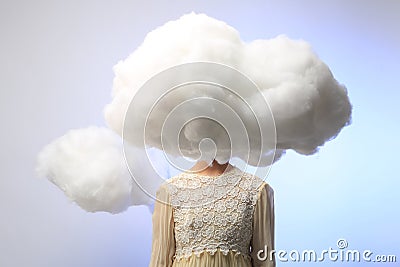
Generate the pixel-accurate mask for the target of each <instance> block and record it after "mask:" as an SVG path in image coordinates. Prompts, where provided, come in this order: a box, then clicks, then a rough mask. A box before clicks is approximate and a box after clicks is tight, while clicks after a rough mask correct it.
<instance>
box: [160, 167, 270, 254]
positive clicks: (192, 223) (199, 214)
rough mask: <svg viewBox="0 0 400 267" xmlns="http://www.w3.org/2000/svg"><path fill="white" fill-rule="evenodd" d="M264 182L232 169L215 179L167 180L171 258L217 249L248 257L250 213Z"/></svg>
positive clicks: (195, 176)
mask: <svg viewBox="0 0 400 267" xmlns="http://www.w3.org/2000/svg"><path fill="white" fill-rule="evenodd" d="M263 183H264V184H265V182H264V181H263V180H261V179H260V178H258V177H257V176H253V175H251V174H249V173H245V172H242V171H241V170H240V169H238V168H236V167H234V168H233V169H231V170H230V171H228V172H226V173H224V174H222V175H220V176H216V177H212V176H205V175H198V174H191V173H181V174H180V175H178V176H175V177H173V178H171V179H170V180H168V181H167V183H166V188H167V192H168V194H169V195H170V201H171V204H172V206H173V221H174V224H175V230H174V234H175V240H176V244H175V245H176V251H175V255H174V259H177V260H180V259H182V258H189V257H190V256H192V254H193V253H194V254H195V255H196V256H199V255H200V254H201V253H203V252H205V251H207V252H208V253H210V254H214V253H215V252H216V251H217V249H219V250H221V251H222V253H223V254H224V255H226V254H228V252H229V251H234V252H235V253H237V254H242V255H243V256H245V257H250V256H249V253H250V250H249V247H250V241H251V238H252V231H253V229H252V226H253V213H254V207H255V204H256V201H257V199H258V196H259V192H260V189H261V188H262V186H261V185H262V184H263Z"/></svg>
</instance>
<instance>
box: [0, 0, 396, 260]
mask: <svg viewBox="0 0 400 267" xmlns="http://www.w3.org/2000/svg"><path fill="white" fill-rule="evenodd" d="M191 11H195V12H204V13H206V14H208V15H209V16H212V17H215V18H217V19H220V20H223V21H226V22H227V23H228V24H230V25H232V26H233V27H235V28H236V29H237V30H238V31H239V32H240V33H241V36H242V39H244V40H245V41H251V40H253V39H257V38H272V37H275V36H276V35H278V34H282V33H283V34H287V35H288V36H289V37H291V38H294V39H296V38H302V39H304V40H306V41H308V42H310V43H311V45H312V46H313V48H314V50H315V51H316V52H317V54H318V55H319V56H320V57H321V59H322V60H323V61H325V62H326V63H327V64H328V65H329V66H330V68H331V70H332V72H333V73H334V75H335V77H336V78H337V79H338V80H339V81H340V82H341V83H344V84H345V85H346V86H347V87H348V91H349V96H350V99H351V101H352V103H353V106H354V108H353V123H352V125H351V126H350V127H346V128H344V130H343V131H342V132H341V133H340V134H339V136H338V137H337V138H336V139H334V140H333V141H331V142H328V143H327V144H326V145H325V146H324V147H323V148H322V149H321V150H320V152H319V153H317V154H316V155H313V156H308V157H306V156H301V155H298V154H296V153H293V152H292V151H288V153H287V155H286V156H285V157H284V158H283V159H282V160H281V161H280V162H278V163H277V164H275V165H274V166H273V168H272V169H271V173H270V175H269V176H268V182H269V183H270V184H271V185H272V186H273V187H274V189H275V208H276V247H277V249H283V250H286V251H290V250H293V249H296V250H303V249H314V250H316V251H317V252H318V251H322V250H324V249H329V247H332V248H337V247H336V241H337V240H338V239H339V238H346V240H347V241H348V243H349V249H358V250H361V251H362V250H364V249H370V250H372V251H373V252H374V253H375V254H394V255H396V256H397V261H400V231H399V226H400V215H399V214H400V213H399V208H398V204H399V203H400V201H399V200H400V197H399V195H400V194H399V193H398V190H399V188H400V182H399V174H398V173H399V163H398V149H399V148H400V142H399V138H398V136H399V134H400V126H399V115H400V111H399V100H400V93H399V83H398V77H399V69H400V68H399V59H400V57H399V55H400V52H399V47H400V31H399V28H398V25H400V23H399V20H400V19H399V17H398V14H400V2H399V1H396V0H393V1H389V0H382V1H378V0H376V1H372V0H364V1H362V0H353V1H344V0H343V1H339V0H337V1H333V0H330V1H311V0H310V1H289V0H280V1H232V0H231V1H209V0H204V1H192V0H185V1H175V0H169V1H157V2H156V1H50V0H48V1H40V0H39V1H19V0H16V1H2V2H1V3H0V22H1V23H0V29H1V31H0V32H1V42H0V47H1V49H0V59H1V61H0V62H1V63H0V85H1V98H0V99H1V105H0V111H1V112H0V114H1V122H2V128H1V129H2V131H1V138H0V142H1V148H2V149H1V169H0V210H1V215H0V216H1V217H0V266H2V267H9V266H11V267H14V266H18V267H20V266H21V267H22V266H30V267H36V266H41V267H43V266H52V267H54V266H57V267H64V266H65V267H67V266H68V267H70V266H79V267H92V266H93V267H103V266H104V267H115V266H118V267H128V266H139V267H140V266H147V264H148V262H149V256H150V250H151V213H150V212H149V210H148V208H146V207H131V208H130V209H129V210H128V211H127V212H125V213H123V214H120V215H109V214H105V213H97V214H91V213H86V212H85V211H83V210H81V209H80V208H79V207H77V206H76V205H74V204H72V203H70V202H68V200H67V199H66V197H65V196H64V195H63V194H62V192H61V191H60V190H59V189H58V188H57V187H55V186H54V185H52V184H51V183H50V182H48V181H47V180H40V179H38V178H36V177H35V176H34V173H33V169H34V164H35V157H36V154H37V153H38V152H39V150H40V149H41V148H42V147H43V146H44V145H46V144H47V143H49V142H50V141H52V140H53V139H54V138H56V137H59V136H61V135H63V134H64V133H66V132H67V131H68V130H69V129H74V128H84V127H87V126H88V125H91V124H95V125H99V126H103V125H105V123H104V119H103V116H102V111H103V107H104V105H106V104H107V103H109V102H110V101H111V87H112V79H113V73H112V66H113V65H114V64H116V63H117V61H118V60H120V59H124V58H126V57H127V56H128V55H129V54H130V53H131V52H132V51H133V50H134V49H135V48H136V47H137V46H138V45H140V43H141V42H142V41H143V39H144V37H145V35H146V33H148V32H149V31H151V30H152V29H154V28H155V27H158V26H160V25H162V24H164V23H165V22H167V21H168V20H172V19H177V18H179V17H180V16H181V15H183V14H185V13H188V12H191ZM397 264H398V263H397ZM309 265H312V264H311V263H296V262H291V261H289V262H287V263H279V266H309ZM316 265H321V266H322V265H323V266H325V265H334V266H364V265H365V263H358V264H356V263H346V262H335V263H330V262H328V261H325V262H324V263H316ZM370 265H371V266H396V265H395V264H393V263H386V264H377V263H376V264H372V263H371V264H370Z"/></svg>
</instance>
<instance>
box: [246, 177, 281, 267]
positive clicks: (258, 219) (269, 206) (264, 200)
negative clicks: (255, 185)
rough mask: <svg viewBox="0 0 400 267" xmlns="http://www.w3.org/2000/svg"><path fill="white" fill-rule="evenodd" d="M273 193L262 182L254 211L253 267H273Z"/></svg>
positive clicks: (270, 188) (274, 263)
mask: <svg viewBox="0 0 400 267" xmlns="http://www.w3.org/2000/svg"><path fill="white" fill-rule="evenodd" d="M274 235H275V213H274V191H273V189H272V187H270V186H269V185H268V184H267V183H265V182H263V185H262V188H261V191H260V193H259V197H258V199H257V203H256V206H255V210H254V221H253V237H252V240H251V253H250V254H251V258H252V262H253V267H275V265H276V262H275V253H273V254H272V255H271V253H270V252H271V250H275V236H274Z"/></svg>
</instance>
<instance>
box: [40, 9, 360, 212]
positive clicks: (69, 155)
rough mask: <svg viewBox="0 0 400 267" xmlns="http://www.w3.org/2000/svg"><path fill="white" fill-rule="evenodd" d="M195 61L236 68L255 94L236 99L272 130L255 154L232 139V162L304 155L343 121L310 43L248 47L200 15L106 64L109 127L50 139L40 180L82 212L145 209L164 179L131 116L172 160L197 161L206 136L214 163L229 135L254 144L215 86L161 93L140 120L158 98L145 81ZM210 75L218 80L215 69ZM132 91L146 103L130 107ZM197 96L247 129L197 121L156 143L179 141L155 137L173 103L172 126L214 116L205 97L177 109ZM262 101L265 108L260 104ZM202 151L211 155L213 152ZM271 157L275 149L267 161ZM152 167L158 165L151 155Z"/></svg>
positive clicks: (339, 100)
mask: <svg viewBox="0 0 400 267" xmlns="http://www.w3.org/2000/svg"><path fill="white" fill-rule="evenodd" d="M199 61H200V62H215V63H219V64H223V65H225V66H229V68H234V69H236V70H238V71H240V72H241V73H243V74H244V75H245V76H247V77H248V78H249V79H251V81H253V82H254V83H255V84H256V85H257V87H258V88H259V90H260V91H257V92H256V93H255V91H251V90H252V88H250V86H249V87H248V88H247V87H246V86H245V88H241V90H242V91H241V92H242V93H243V94H242V95H241V97H243V100H244V101H245V102H247V103H248V104H249V106H250V107H251V109H252V110H253V111H255V113H258V114H259V115H260V114H261V115H260V116H259V117H258V119H261V121H258V122H261V124H262V123H263V122H264V121H268V123H270V122H271V121H269V120H270V117H269V115H272V117H273V121H274V124H275V127H276V136H275V135H273V137H274V138H275V137H276V140H274V141H275V142H276V149H275V147H273V146H272V145H271V144H270V143H268V142H267V144H268V145H267V146H264V147H262V148H258V149H259V150H261V151H257V148H254V146H253V147H251V149H255V150H254V151H250V152H249V151H248V144H247V143H246V142H236V143H235V144H234V147H235V148H236V150H235V154H234V155H233V156H235V157H238V158H241V159H243V161H245V162H247V163H248V164H250V165H257V163H258V162H257V157H250V160H249V159H248V158H247V156H248V155H249V154H248V153H250V154H251V155H254V154H255V152H257V153H258V152H260V153H261V155H262V160H261V162H262V164H264V165H268V162H269V163H272V162H275V161H277V160H279V159H280V158H281V156H282V155H284V153H285V151H286V150H288V149H293V150H295V151H296V152H298V153H300V154H304V155H311V154H313V153H315V152H316V151H318V149H319V147H321V146H322V145H323V144H324V143H325V142H326V141H328V140H331V139H333V138H335V137H336V136H337V134H338V133H339V132H340V131H341V129H342V128H343V127H344V126H346V125H349V124H350V123H351V110H352V106H351V104H350V101H349V98H348V96H347V90H346V88H345V86H343V85H341V84H339V83H338V82H337V81H336V80H335V78H334V77H333V75H332V73H331V71H330V70H329V68H328V66H327V65H326V64H325V63H324V62H322V61H321V60H320V59H319V58H318V56H317V55H316V54H315V53H314V52H313V50H312V48H311V47H310V45H309V44H308V43H306V42H305V41H302V40H292V39H290V38H288V37H286V36H284V35H282V36H278V37H276V38H273V39H269V40H255V41H252V42H249V43H246V42H244V41H242V40H241V38H240V36H239V33H238V32H237V31H236V30H235V29H234V28H232V27H231V26H229V25H227V24H226V23H224V22H222V21H218V20H216V19H213V18H210V17H208V16H206V15H204V14H195V13H191V14H187V15H184V16H182V17H181V18H180V19H178V20H175V21H170V22H168V23H166V24H165V25H163V26H161V27H159V28H157V29H155V30H153V31H152V32H150V33H149V34H148V35H147V36H146V38H145V40H144V41H143V43H142V44H141V45H140V46H139V47H138V48H137V49H136V50H135V51H134V52H133V53H132V54H131V55H129V56H128V57H127V58H126V59H125V60H122V61H120V62H119V63H118V64H117V65H116V66H115V67H114V72H115V78H114V83H113V88H112V102H111V103H110V104H108V105H107V106H106V107H105V109H104V116H105V119H106V122H107V125H108V126H109V128H110V129H107V128H100V127H88V128H86V129H79V130H74V131H70V132H69V133H67V134H66V135H65V136H63V137H60V138H59V139H57V140H55V141H53V142H52V143H51V144H49V145H48V146H46V147H45V148H44V149H43V150H42V151H41V153H40V154H39V157H38V167H37V172H38V174H39V175H40V176H44V177H47V178H49V179H50V181H52V182H53V183H55V184H56V185H57V186H58V187H60V188H61V189H62V190H63V191H64V192H65V194H66V195H67V196H68V197H69V198H71V199H72V200H73V201H75V202H76V203H77V204H78V205H80V206H81V207H82V208H84V209H85V210H87V211H107V212H111V213H118V212H121V211H123V210H125V209H126V208H127V207H129V206H130V205H140V204H149V203H151V202H152V200H151V198H150V197H149V196H151V195H154V192H155V190H156V188H157V187H158V185H159V184H160V183H161V182H162V180H160V179H159V177H156V176H155V175H154V172H152V171H151V170H150V167H149V164H148V160H147V159H146V158H145V157H147V155H146V154H143V150H144V143H143V141H144V140H143V138H144V136H143V135H142V133H143V129H133V130H132V129H131V131H130V132H129V131H126V130H130V128H129V123H130V122H132V120H133V121H135V120H137V121H146V122H148V123H147V126H146V127H147V128H146V131H147V132H148V133H149V134H148V135H147V136H146V145H148V146H149V147H154V148H158V149H164V150H165V151H166V152H168V153H170V154H173V155H174V156H179V155H178V154H177V152H178V151H181V152H183V155H184V156H188V155H189V156H190V155H192V156H193V157H194V158H196V157H198V156H199V144H200V142H201V140H202V139H203V138H206V137H208V138H211V139H212V140H214V142H215V143H216V146H217V147H216V148H217V154H216V157H217V160H218V161H219V162H220V163H223V162H226V161H227V160H229V157H227V155H228V154H229V153H228V152H229V150H230V149H231V148H232V147H233V146H232V144H230V142H229V141H231V140H229V138H232V137H238V136H239V138H240V137H242V138H248V139H250V140H252V141H254V140H256V142H255V143H256V144H258V141H260V140H257V138H255V135H256V134H257V133H258V130H257V129H258V128H257V126H258V124H257V123H255V122H254V117H252V116H251V114H250V113H249V112H248V109H246V108H245V107H244V106H243V102H241V101H239V100H238V99H239V98H238V97H234V95H233V94H231V93H229V92H228V91H226V90H223V89H221V88H220V87H217V86H215V87H212V86H208V87H207V88H201V89H199V87H195V86H194V87H190V86H189V87H187V88H186V89H187V90H180V91H179V92H178V93H176V94H175V95H173V94H171V95H169V96H164V98H165V99H166V100H167V101H159V102H158V108H157V109H155V111H157V110H158V113H157V112H154V114H152V115H151V116H148V115H149V114H147V113H146V112H141V111H142V108H143V107H148V106H150V105H152V104H155V103H152V101H154V99H155V98H157V97H159V98H162V96H161V95H157V92H153V91H151V90H148V91H146V92H144V93H143V90H140V89H141V88H142V89H143V87H142V86H143V85H145V84H146V82H147V81H148V80H149V79H151V78H152V77H154V76H155V75H157V74H158V73H160V72H162V71H165V70H167V69H169V68H171V67H174V66H177V65H180V64H184V63H191V62H199ZM200 70H201V69H200ZM206 71H207V70H204V72H205V74H206V76H207V75H208V73H206ZM197 74H198V73H197ZM197 74H196V75H197ZM200 74H201V73H200ZM214 74H215V75H214V76H218V75H219V74H220V72H216V73H214ZM225 78H226V77H225ZM236 78H237V77H232V80H231V82H232V84H235V82H239V81H236V80H235V79H236ZM176 81H179V79H178V78H176V77H170V79H168V82H167V84H171V85H173V84H174V82H176ZM257 87H256V88H257ZM139 94H142V96H145V98H143V97H142V99H140V100H141V101H139V102H132V99H134V98H135V97H137V96H138V95H139ZM199 95H201V96H202V97H208V99H217V100H220V101H222V102H225V103H226V104H228V105H229V106H230V107H232V108H233V110H232V112H234V113H237V114H238V118H240V120H241V121H242V122H243V125H245V126H246V129H245V131H246V132H245V134H243V132H241V131H240V130H239V129H237V130H235V131H233V132H229V131H228V132H226V131H225V130H226V129H224V128H223V127H220V126H219V125H218V124H215V123H213V122H212V121H210V120H207V119H198V120H193V121H191V122H190V123H188V124H187V125H185V126H184V127H183V125H181V126H182V135H181V136H179V138H178V139H179V145H180V147H179V149H177V148H176V147H169V146H168V145H167V146H166V144H165V143H164V144H163V143H162V140H163V139H162V138H164V141H165V140H169V141H171V142H167V143H169V145H171V143H173V142H172V140H176V139H177V136H176V132H174V131H165V132H164V136H162V134H161V126H162V125H163V123H164V122H165V121H166V120H167V118H168V115H169V114H170V113H171V114H172V111H173V110H175V108H176V107H178V106H179V107H180V110H179V112H175V113H174V116H176V117H172V118H173V121H179V120H180V119H182V118H183V117H184V116H187V115H188V114H189V115H190V114H192V115H193V116H195V115H196V114H197V113H198V114H201V113H202V112H205V111H207V110H212V111H215V108H216V107H217V106H214V104H215V102H212V101H210V102H209V104H205V105H204V104H198V103H197V104H196V103H194V102H193V103H194V104H193V105H186V106H184V105H181V104H182V103H183V102H185V101H186V100H190V99H193V98H195V97H198V96H199ZM260 98H262V99H265V100H266V102H265V101H260ZM132 103H134V104H135V103H136V105H134V107H133V110H134V114H133V115H132V114H129V112H128V113H127V111H128V108H129V107H132V106H130V104H132ZM265 103H268V105H269V106H268V111H269V110H270V111H271V114H268V112H264V113H263V112H261V111H265V110H266V109H265V106H264V105H265ZM214 113H215V112H214ZM217 113H218V114H219V115H221V114H224V113H223V112H217ZM226 114H227V117H226V118H225V122H226V123H227V124H229V122H230V121H229V120H230V119H232V118H233V117H230V115H231V114H229V113H226ZM127 115H131V116H129V117H128V116H127ZM228 115H229V116H228ZM127 118H129V120H128V122H127V121H126V119H127ZM127 125H128V126H127ZM124 126H125V131H124ZM178 126H179V125H178ZM274 130H275V129H274ZM123 135H124V138H126V139H130V140H129V142H125V146H123V143H122V139H121V137H122V136H123ZM161 136H162V138H161ZM271 136H272V135H271ZM233 139H235V138H233ZM264 141H265V140H264ZM133 145H137V146H136V147H135V146H133ZM123 148H124V149H125V153H126V155H128V157H127V162H128V163H129V165H130V167H132V168H133V169H135V170H134V174H135V175H134V178H135V179H136V180H137V182H138V184H139V185H140V186H143V187H144V188H145V189H146V190H147V193H149V195H147V194H146V193H145V192H143V191H142V190H141V188H140V186H138V185H137V184H136V183H135V182H133V179H132V178H131V176H130V174H129V171H128V168H127V166H126V162H125V158H124V154H123ZM209 148H210V149H214V147H212V146H210V147H209ZM271 151H273V152H274V154H273V158H271ZM207 152H209V151H207ZM227 153H228V154H227ZM153 162H154V158H153ZM155 163H156V165H157V164H164V163H165V162H164V160H161V159H159V160H158V161H157V160H155ZM154 167H156V168H157V166H154Z"/></svg>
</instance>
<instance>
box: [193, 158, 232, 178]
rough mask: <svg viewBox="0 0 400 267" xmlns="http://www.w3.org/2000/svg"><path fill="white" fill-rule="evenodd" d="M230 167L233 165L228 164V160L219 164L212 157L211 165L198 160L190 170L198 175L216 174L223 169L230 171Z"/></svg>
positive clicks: (219, 173)
mask: <svg viewBox="0 0 400 267" xmlns="http://www.w3.org/2000/svg"><path fill="white" fill-rule="evenodd" d="M232 168H233V166H232V165H231V164H229V162H227V163H224V164H219V163H218V161H216V160H215V159H214V160H213V162H212V163H211V165H208V164H207V162H205V161H198V162H197V163H196V164H195V165H194V166H193V167H192V168H191V169H190V171H191V172H195V173H196V174H199V175H208V176H218V175H221V174H223V173H224V172H225V171H230V170H231V169H232Z"/></svg>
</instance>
